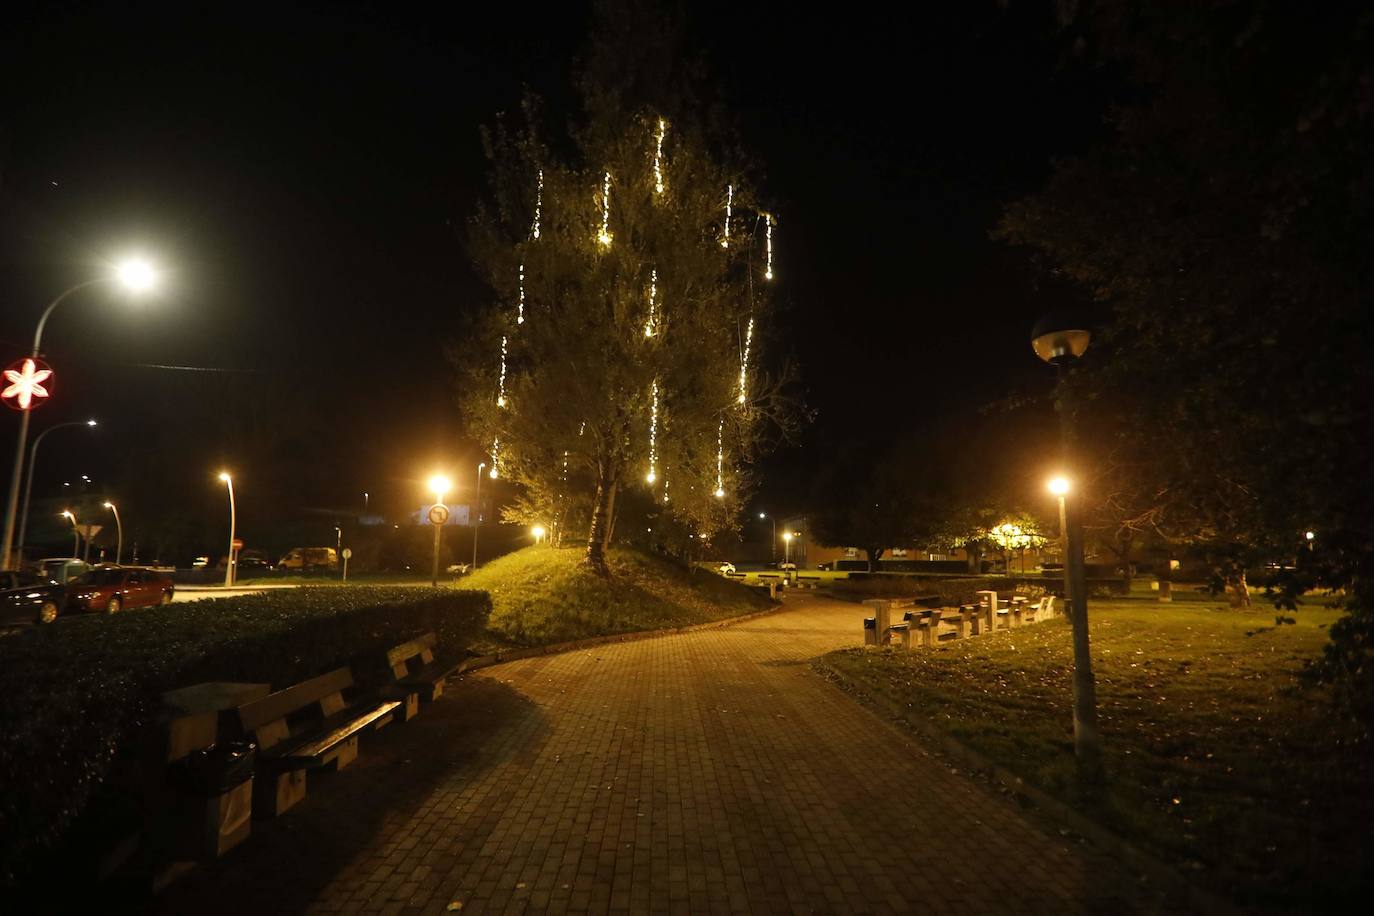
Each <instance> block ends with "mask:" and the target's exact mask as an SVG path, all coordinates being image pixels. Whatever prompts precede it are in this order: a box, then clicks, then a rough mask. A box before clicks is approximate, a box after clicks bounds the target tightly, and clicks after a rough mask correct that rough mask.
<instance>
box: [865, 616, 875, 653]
mask: <svg viewBox="0 0 1374 916" xmlns="http://www.w3.org/2000/svg"><path fill="white" fill-rule="evenodd" d="M877 644H878V618H877V617H865V618H864V645H865V646H876V645H877Z"/></svg>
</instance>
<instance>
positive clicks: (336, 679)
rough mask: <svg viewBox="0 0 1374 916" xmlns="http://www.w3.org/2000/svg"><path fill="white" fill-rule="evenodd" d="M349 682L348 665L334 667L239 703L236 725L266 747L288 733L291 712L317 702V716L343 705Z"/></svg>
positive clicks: (349, 672)
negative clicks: (344, 693)
mask: <svg viewBox="0 0 1374 916" xmlns="http://www.w3.org/2000/svg"><path fill="white" fill-rule="evenodd" d="M352 686H353V672H352V671H351V670H349V669H348V668H336V669H334V670H333V671H331V672H329V673H328V674H321V675H320V676H319V677H312V678H311V679H310V680H308V681H301V682H300V683H299V684H293V685H292V686H290V687H287V688H286V689H285V690H278V691H277V692H276V693H270V694H268V695H267V696H265V697H263V698H262V699H261V700H258V701H257V702H254V703H248V704H246V705H244V706H240V707H239V710H238V713H239V726H240V727H241V728H242V729H243V730H244V732H245V733H250V732H251V733H252V734H253V735H254V736H255V737H256V738H257V742H258V747H260V748H262V749H264V750H266V749H267V748H269V747H271V746H272V745H274V744H276V743H277V742H278V741H281V740H283V739H285V738H289V737H290V736H291V727H290V723H289V722H288V721H287V718H288V717H289V716H291V714H292V713H295V712H299V711H300V710H303V709H305V708H306V707H308V706H311V705H317V706H318V709H317V710H315V712H316V713H318V717H320V718H323V717H324V716H329V715H333V714H334V713H336V712H338V711H339V710H340V709H343V707H344V701H343V691H344V690H347V689H348V688H349V687H352Z"/></svg>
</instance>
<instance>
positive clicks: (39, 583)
mask: <svg viewBox="0 0 1374 916" xmlns="http://www.w3.org/2000/svg"><path fill="white" fill-rule="evenodd" d="M66 603H67V590H66V588H65V587H64V586H63V585H62V584H61V583H60V582H56V581H54V580H52V579H49V578H48V577H47V576H45V575H43V574H42V573H33V572H28V571H26V570H18V571H16V570H12V569H6V570H0V626H7V627H8V626H14V625H16V624H23V623H52V622H53V621H54V620H56V619H57V615H58V614H60V613H62V608H63V606H64V605H66Z"/></svg>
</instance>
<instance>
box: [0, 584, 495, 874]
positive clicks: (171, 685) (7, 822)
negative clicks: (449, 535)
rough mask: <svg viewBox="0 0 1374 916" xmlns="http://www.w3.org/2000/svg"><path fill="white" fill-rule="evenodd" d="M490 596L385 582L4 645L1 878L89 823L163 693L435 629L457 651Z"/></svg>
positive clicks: (311, 668)
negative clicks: (101, 791) (99, 793)
mask: <svg viewBox="0 0 1374 916" xmlns="http://www.w3.org/2000/svg"><path fill="white" fill-rule="evenodd" d="M490 613H491V599H490V598H489V596H488V595H487V594H486V592H473V591H450V590H443V591H435V590H433V589H428V588H396V587H385V586H361V587H314V588H298V589H290V590H286V589H283V590H278V591H269V592H263V593H259V594H256V595H248V596H244V597H238V598H220V599H215V600H211V601H198V602H192V603H187V604H174V605H170V606H168V607H162V608H151V609H148V610H140V611H126V612H125V613H122V614H117V615H115V616H112V617H105V616H91V617H82V618H73V619H67V620H60V621H59V622H58V623H56V624H53V625H50V626H46V627H41V628H34V629H32V630H29V631H27V632H24V633H22V634H20V635H18V636H14V637H10V638H7V639H2V640H0V786H3V787H4V790H3V792H0V883H3V884H10V883H13V882H14V881H15V880H16V879H17V878H18V877H19V876H20V874H21V872H22V871H23V870H25V869H26V868H28V867H30V866H31V865H32V864H33V863H34V860H35V858H36V856H37V855H38V854H39V853H41V852H42V851H43V850H44V849H47V848H50V847H51V846H53V844H54V843H56V842H57V841H58V840H59V839H60V838H61V836H62V834H63V832H64V831H65V830H66V829H67V827H68V826H69V825H70V824H71V823H72V821H73V820H74V819H75V818H76V817H77V815H79V814H80V812H81V811H82V809H83V808H84V806H85V805H86V803H87V801H88V800H89V799H90V797H91V793H92V791H93V790H94V789H95V788H96V787H97V786H99V785H100V784H101V782H102V781H103V780H104V779H105V778H106V777H107V775H108V774H109V773H110V772H111V769H112V766H113V764H114V762H115V759H116V757H117V755H118V753H119V751H120V749H121V747H124V746H132V744H133V743H134V742H135V741H136V740H137V738H138V736H139V734H140V733H141V731H142V730H143V729H144V728H145V727H146V726H148V725H150V724H151V723H153V722H154V721H155V718H156V715H157V712H158V709H159V706H160V696H161V694H162V693H163V692H164V691H167V690H172V689H175V688H177V687H184V686H187V685H190V684H196V683H200V682H202V681H247V682H256V683H270V684H271V685H272V686H273V689H280V688H283V687H287V686H289V685H291V684H293V683H296V682H298V681H301V680H304V679H306V678H310V677H314V676H316V675H319V674H323V673H325V672H326V671H330V670H332V669H334V668H338V667H341V666H343V665H347V664H351V663H355V662H359V663H363V666H362V667H361V668H360V669H358V674H359V678H360V680H365V679H366V678H367V676H368V674H369V673H370V672H375V671H376V670H377V669H376V666H372V667H369V666H367V664H366V663H367V662H369V661H372V660H374V659H376V658H377V657H378V656H379V655H380V654H381V653H383V652H385V650H386V649H388V648H390V647H391V646H394V645H396V644H397V643H400V642H404V641H405V640H407V639H410V638H412V637H414V636H417V635H419V634H420V633H423V632H426V631H429V630H433V631H434V632H435V633H436V634H437V635H438V637H439V645H440V648H441V649H442V650H443V651H444V652H445V653H463V652H464V651H465V650H466V649H467V647H468V646H469V645H471V644H472V643H473V642H475V641H476V640H477V639H478V638H479V637H480V636H481V635H482V633H483V632H484V631H485V629H486V625H487V619H488V617H489V615H490Z"/></svg>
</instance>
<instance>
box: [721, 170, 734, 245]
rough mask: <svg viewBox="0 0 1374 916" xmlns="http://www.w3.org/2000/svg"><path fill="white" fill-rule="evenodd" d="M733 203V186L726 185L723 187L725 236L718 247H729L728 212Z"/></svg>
mask: <svg viewBox="0 0 1374 916" xmlns="http://www.w3.org/2000/svg"><path fill="white" fill-rule="evenodd" d="M734 203H735V186H734V185H732V184H728V185H726V186H725V235H724V236H722V237H721V240H720V247H722V248H729V247H730V211H731V208H732V207H733V206H734Z"/></svg>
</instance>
